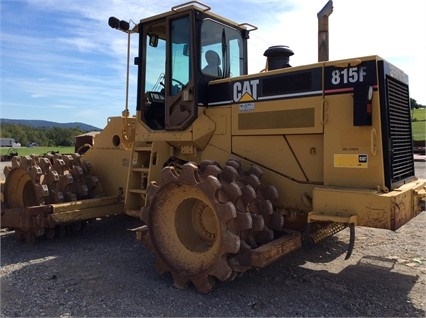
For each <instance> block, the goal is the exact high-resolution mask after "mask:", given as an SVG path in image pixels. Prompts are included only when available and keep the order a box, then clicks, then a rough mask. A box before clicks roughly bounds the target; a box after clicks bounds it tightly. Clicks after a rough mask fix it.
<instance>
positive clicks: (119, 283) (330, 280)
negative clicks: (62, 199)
mask: <svg viewBox="0 0 426 318" xmlns="http://www.w3.org/2000/svg"><path fill="white" fill-rule="evenodd" d="M139 225H140V223H139V221H138V220H136V219H131V218H128V217H125V216H116V217H111V218H107V219H103V220H99V221H96V222H93V223H91V224H90V225H89V226H88V227H87V228H86V230H84V231H83V232H81V233H78V234H74V235H70V236H66V237H64V238H61V239H53V240H44V239H42V240H38V241H37V242H36V243H35V244H34V245H32V246H28V245H26V244H23V243H17V242H15V240H14V239H13V235H12V233H10V232H6V231H2V233H1V272H0V275H1V315H2V316H4V317H18V316H20V317H21V316H55V317H59V316H61V317H69V316H79V317H80V316H86V317H87V316H92V317H101V316H115V317H118V316H120V317H124V316H127V317H131V316H158V317H161V316H222V317H223V316H239V317H242V316H245V317H249V316H253V317H254V316H256V317H258V316H370V317H372V316H394V317H425V315H426V296H425V295H426V253H425V252H426V248H425V228H426V212H423V213H421V214H420V215H419V216H418V217H416V218H415V219H413V220H412V221H410V222H409V223H407V224H406V225H405V226H403V227H402V228H401V229H399V230H398V231H396V232H391V231H386V230H377V229H368V228H362V227H357V229H356V232H357V233H356V244H355V249H354V252H353V254H352V257H351V258H350V259H349V260H344V257H345V253H346V249H347V243H348V240H349V238H348V236H349V234H348V231H347V230H344V231H342V232H340V233H339V234H337V235H335V236H334V237H332V238H330V239H328V240H326V241H325V242H323V243H322V244H320V245H318V246H316V248H315V249H301V250H298V251H296V252H294V253H293V254H291V255H290V256H288V257H286V258H283V259H281V260H279V261H278V262H276V263H274V264H272V265H270V266H269V267H266V268H264V269H261V270H252V271H250V272H248V273H246V274H244V275H242V276H241V277H238V278H236V279H235V280H234V281H232V282H227V283H220V284H218V285H217V286H216V288H215V289H214V290H213V292H211V293H210V294H208V295H201V294H198V293H197V292H196V291H195V289H194V288H189V289H188V290H186V291H181V290H177V289H175V288H173V286H172V280H171V278H170V276H167V275H166V276H159V275H158V274H157V273H156V272H155V270H154V267H153V263H154V257H153V255H152V254H151V253H150V252H149V251H148V250H146V249H145V248H144V247H143V246H142V245H141V244H140V243H139V242H138V241H136V240H135V235H134V232H132V230H131V229H133V228H135V227H137V226H139Z"/></svg>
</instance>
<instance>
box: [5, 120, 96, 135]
mask: <svg viewBox="0 0 426 318" xmlns="http://www.w3.org/2000/svg"><path fill="white" fill-rule="evenodd" d="M0 123H1V124H19V125H24V126H30V127H34V128H43V127H45V128H51V127H61V128H77V127H79V128H80V129H81V130H83V131H85V132H86V131H99V130H101V129H100V128H98V127H95V126H91V125H88V124H83V123H56V122H53V121H47V120H31V119H7V118H0Z"/></svg>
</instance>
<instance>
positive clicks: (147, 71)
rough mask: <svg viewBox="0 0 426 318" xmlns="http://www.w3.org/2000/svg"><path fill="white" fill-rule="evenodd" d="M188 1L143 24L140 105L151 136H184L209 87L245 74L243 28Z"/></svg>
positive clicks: (139, 74)
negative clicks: (176, 133)
mask: <svg viewBox="0 0 426 318" xmlns="http://www.w3.org/2000/svg"><path fill="white" fill-rule="evenodd" d="M209 11H210V7H209V6H206V5H204V4H202V3H200V2H198V1H191V2H188V3H185V4H182V5H179V6H176V7H173V8H172V11H170V12H168V13H165V14H161V15H157V16H154V17H151V18H148V19H145V20H141V22H140V24H139V25H138V32H139V58H136V59H135V62H136V64H137V65H138V97H137V98H138V100H137V111H138V114H140V117H141V120H142V121H143V122H145V123H146V124H147V125H148V126H149V127H150V128H151V129H153V130H164V129H165V130H184V129H186V128H187V127H188V126H189V125H190V124H191V123H192V122H193V121H194V120H195V119H196V118H197V116H198V106H203V105H204V106H207V92H208V90H207V87H208V83H209V81H212V80H216V79H221V78H229V77H235V76H241V75H245V74H247V39H248V35H249V31H251V30H247V29H246V27H245V26H243V25H238V24H236V23H234V22H231V21H228V20H225V19H223V18H221V17H219V16H216V15H214V14H213V13H210V12H209Z"/></svg>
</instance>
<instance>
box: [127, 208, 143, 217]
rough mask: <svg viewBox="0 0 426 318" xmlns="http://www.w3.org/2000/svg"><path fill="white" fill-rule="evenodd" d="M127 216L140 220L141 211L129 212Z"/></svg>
mask: <svg viewBox="0 0 426 318" xmlns="http://www.w3.org/2000/svg"><path fill="white" fill-rule="evenodd" d="M126 214H127V215H128V216H131V217H135V218H140V214H141V211H140V210H137V209H133V210H127V211H126Z"/></svg>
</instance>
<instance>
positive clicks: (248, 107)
mask: <svg viewBox="0 0 426 318" xmlns="http://www.w3.org/2000/svg"><path fill="white" fill-rule="evenodd" d="M251 111H254V103H245V104H240V112H251Z"/></svg>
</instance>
